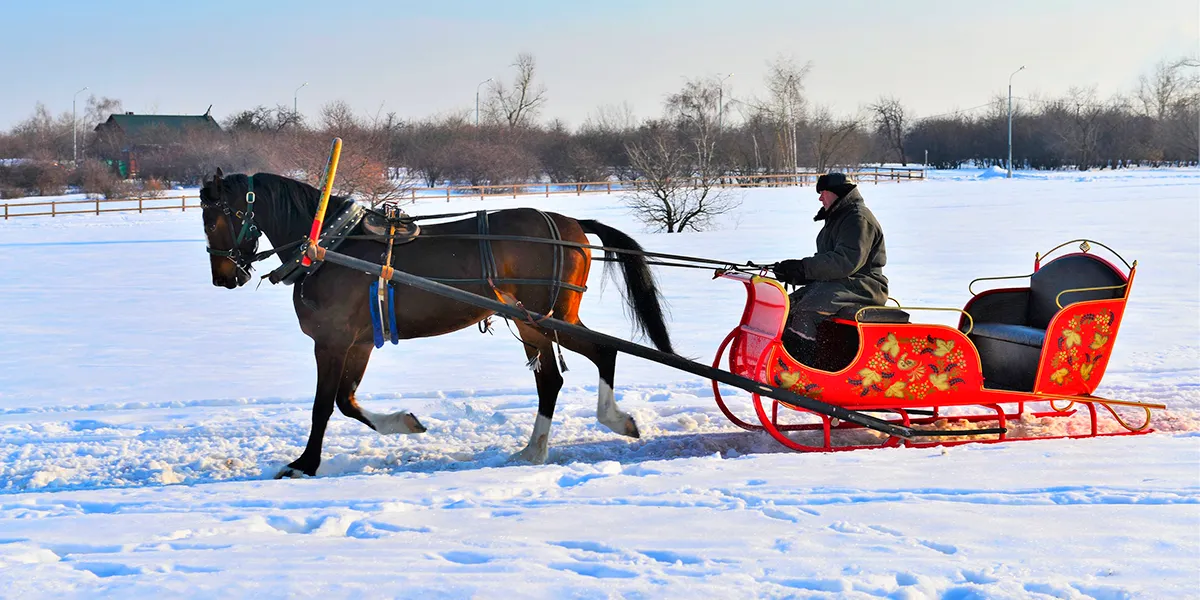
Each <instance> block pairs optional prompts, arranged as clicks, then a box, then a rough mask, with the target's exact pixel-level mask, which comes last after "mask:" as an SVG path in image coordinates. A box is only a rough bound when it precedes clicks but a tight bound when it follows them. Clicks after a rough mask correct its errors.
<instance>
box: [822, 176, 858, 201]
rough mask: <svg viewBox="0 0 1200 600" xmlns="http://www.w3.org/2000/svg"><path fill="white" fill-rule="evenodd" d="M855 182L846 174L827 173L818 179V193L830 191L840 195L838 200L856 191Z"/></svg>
mask: <svg viewBox="0 0 1200 600" xmlns="http://www.w3.org/2000/svg"><path fill="white" fill-rule="evenodd" d="M855 187H857V186H855V185H854V182H852V181H850V179H849V178H847V177H846V174H845V173H826V174H824V175H822V176H820V177H818V178H817V193H820V192H823V191H825V190H829V191H831V192H833V193H835V194H837V195H838V198H841V197H842V196H845V195H846V194H849V193H850V190H852V189H854V188H855Z"/></svg>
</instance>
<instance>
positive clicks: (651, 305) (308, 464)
mask: <svg viewBox="0 0 1200 600" xmlns="http://www.w3.org/2000/svg"><path fill="white" fill-rule="evenodd" d="M251 188H252V189H251ZM251 191H253V204H252V205H250V204H248V203H247V200H248V198H250V196H249V195H248V192H251ZM319 201H320V191H319V190H317V189H316V188H314V187H312V186H310V185H307V184H305V183H302V182H300V181H296V180H293V179H289V178H287V177H283V176H280V175H274V174H270V173H258V174H255V175H253V176H247V175H242V174H236V175H229V176H225V175H224V173H223V172H222V171H221V169H217V172H216V175H215V176H214V177H213V178H212V179H208V180H206V181H205V182H204V185H203V187H202V188H201V190H200V204H201V208H202V213H203V218H204V232H205V236H206V238H207V240H208V252H209V254H210V257H209V259H210V262H211V266H212V282H213V285H215V286H218V287H224V288H228V289H234V288H237V287H239V286H242V285H244V284H245V283H246V282H248V281H249V280H250V271H251V269H252V268H253V265H252V263H253V259H254V256H255V253H256V251H257V246H258V235H259V232H261V233H262V234H263V235H266V237H267V239H268V240H270V242H271V244H272V246H273V247H274V248H280V247H283V246H285V245H288V244H291V243H293V242H297V241H299V240H301V239H303V238H306V237H307V235H308V232H309V229H310V228H311V225H312V219H313V214H314V213H315V211H316V209H317V206H318V204H319ZM347 202H352V200H350V199H347V198H343V197H340V196H333V197H331V198H330V200H329V207H328V212H327V215H330V217H329V218H332V217H331V216H332V215H336V214H338V211H340V210H341V209H342V207H343V205H344V204H345V203H347ZM329 218H327V219H326V222H328V221H329ZM479 220H480V219H477V218H466V219H461V220H457V221H452V222H447V223H438V224H431V225H423V226H422V228H421V235H419V236H418V237H417V238H416V239H415V240H413V241H411V242H409V243H405V244H399V245H396V246H395V247H394V249H393V255H392V262H391V265H392V266H393V267H394V268H396V269H398V270H403V271H406V272H409V273H412V274H414V275H418V276H423V277H430V278H440V279H441V280H443V281H447V280H458V283H451V285H454V286H455V287H458V288H460V289H463V290H466V291H470V292H473V293H476V294H480V295H483V296H486V297H491V298H495V297H497V296H498V295H499V296H501V297H504V296H505V295H506V296H507V299H509V300H515V301H519V302H520V303H521V305H523V306H524V307H525V308H526V309H528V310H530V311H536V312H540V313H542V314H551V315H553V316H554V317H556V318H558V319H562V320H564V321H567V322H569V323H574V324H577V325H582V323H581V321H580V320H579V314H578V311H579V304H580V302H581V301H582V299H583V290H585V289H586V282H587V278H588V271H589V269H590V267H591V260H592V258H591V255H590V254H589V252H588V251H587V250H586V249H581V248H577V247H572V248H564V247H562V246H555V245H553V244H550V243H536V242H532V241H515V240H495V241H489V242H487V244H490V246H491V250H490V252H485V248H484V247H483V246H481V243H480V240H479V239H463V238H462V237H459V238H455V237H453V234H460V235H461V234H467V235H468V236H469V234H477V233H479V230H478V227H479V225H478V223H479ZM486 222H487V225H488V233H489V234H490V235H495V236H506V237H507V236H521V237H526V238H537V239H542V240H548V241H552V240H554V239H556V238H557V239H561V240H563V241H566V242H569V243H570V242H574V243H579V244H587V243H588V239H587V237H586V235H585V234H594V235H596V236H598V237H599V238H600V240H601V243H602V244H603V245H604V246H605V247H607V248H618V249H621V250H627V251H632V253H629V252H621V253H615V254H614V253H609V255H610V257H611V256H616V257H617V261H618V262H619V263H620V265H621V267H622V271H623V275H624V277H623V279H624V295H625V302H626V304H627V306H628V308H629V309H630V310H629V312H630V313H631V315H632V317H633V320H634V324H635V326H636V327H637V329H638V330H640V331H641V332H643V333H645V334H646V335H647V337H649V338H650V340H651V342H653V343H654V345H655V346H656V347H658V349H660V350H662V351H664V352H673V350H672V349H671V340H670V336H669V334H668V332H667V326H666V323H665V322H664V318H663V311H662V305H661V301H660V295H659V290H658V288H657V286H656V284H655V282H654V278H653V276H652V274H651V272H650V269H649V265H648V264H647V262H646V259H645V257H644V256H642V255H641V254H638V253H640V252H641V251H642V248H641V246H640V245H639V244H638V243H637V242H636V241H634V240H633V239H632V238H630V237H629V236H628V235H626V234H624V233H622V232H621V231H618V230H617V229H614V228H612V227H609V226H607V225H604V224H602V223H598V222H596V221H592V220H579V219H573V218H570V217H566V216H563V215H560V214H555V213H549V212H542V211H538V210H534V209H529V208H519V209H507V210H498V211H495V212H491V213H489V214H488V215H487V218H486ZM361 229H362V225H359V226H357V228H356V230H355V231H352V232H351V233H361ZM439 235H442V236H443V237H439ZM337 251H338V252H341V253H343V254H347V255H349V256H354V257H357V258H360V259H363V260H368V261H371V262H375V263H378V264H382V263H383V262H384V261H385V254H386V245H385V244H381V243H380V242H378V241H375V240H371V239H361V238H358V239H347V240H346V241H344V242H343V243H342V245H341V246H339V247H338V249H337ZM489 254H490V256H488V255H489ZM492 257H494V259H493V258H492ZM280 258H281V259H285V260H286V259H287V257H285V256H281V257H280ZM485 261H489V262H492V264H493V267H492V269H491V271H488V272H491V273H493V274H495V275H496V276H497V278H496V279H494V280H493V285H494V287H495V289H493V287H492V285H489V283H488V282H487V281H486V280H483V279H481V274H483V273H485ZM556 267H557V268H556ZM373 281H376V277H375V276H373V275H369V274H366V273H363V272H361V271H356V270H353V269H349V268H345V267H342V266H338V265H334V264H330V263H326V264H324V265H323V266H321V267H320V268H319V269H317V270H315V271H313V272H312V273H310V274H308V275H305V276H304V278H303V279H301V280H299V281H297V282H296V283H295V285H294V288H293V293H292V304H293V305H294V307H295V310H296V317H297V319H299V321H300V329H301V330H302V331H303V332H304V333H305V335H307V336H308V337H310V338H312V340H313V345H314V353H315V355H316V361H317V390H316V394H315V396H314V399H313V409H312V429H311V430H310V432H309V437H308V444H307V445H306V446H305V448H304V452H303V453H302V454H301V455H300V457H299V458H297V459H296V460H295V461H293V462H291V463H290V464H288V465H287V466H286V467H284V468H283V469H281V470H280V472H279V473H278V474H277V475H276V477H277V478H279V477H295V476H299V474H301V473H303V474H305V475H310V476H311V475H315V474H316V472H317V467H318V466H319V465H320V463H321V445H322V441H323V438H324V436H325V428H326V425H327V424H328V421H329V417H330V416H331V415H332V414H333V407H334V406H337V408H338V409H339V410H340V411H341V412H342V414H343V415H345V416H347V417H350V418H352V419H357V420H358V421H361V422H362V423H364V424H365V425H366V426H367V427H370V428H371V429H373V430H375V431H377V432H379V433H380V434H392V433H405V434H410V433H423V432H425V427H424V426H423V425H422V424H421V422H420V421H419V420H418V419H417V417H416V416H415V415H413V414H411V413H409V412H407V411H400V412H397V413H392V414H379V413H374V412H371V411H369V410H367V409H365V408H363V407H361V406H360V405H359V404H358V402H357V401H356V400H355V398H354V393H355V389H356V388H357V387H358V384H359V382H360V381H361V380H362V377H363V373H364V372H365V371H366V368H367V361H368V360H369V359H370V357H371V351H372V350H373V349H374V348H375V345H374V329H373V325H372V320H371V312H370V304H371V302H372V301H373V299H372V298H371V297H370V285H371V283H372V282H373ZM552 281H558V282H559V283H560V284H561V285H553V286H552V285H547V284H549V283H550V282H552ZM552 290H553V291H552ZM395 306H396V307H397V308H396V331H397V332H398V334H399V337H400V338H401V339H411V338H419V337H430V336H438V335H442V334H446V333H450V332H452V331H457V330H459V329H463V328H465V327H470V326H471V325H475V324H477V323H479V322H480V321H482V320H484V319H485V318H487V317H489V316H491V315H492V314H494V313H492V312H491V311H488V310H486V309H481V308H477V307H474V306H469V305H466V304H463V303H460V302H454V301H452V300H448V299H446V298H444V297H441V296H438V295H436V294H431V293H429V292H423V291H420V290H417V289H414V288H411V287H408V286H402V285H398V286H396V289H395ZM513 324H514V325H516V328H517V332H518V334H519V336H520V339H521V341H522V342H523V343H524V345H525V353H526V358H527V359H529V361H530V364H531V365H539V366H540V368H536V369H535V370H534V379H535V381H536V383H537V393H538V410H537V417H536V418H535V422H534V427H533V434H532V435H531V436H530V439H529V443H528V444H527V445H526V446H525V448H524V449H523V450H521V451H519V452H517V453H516V454H514V455H513V459H514V460H523V461H528V462H530V463H533V464H541V463H543V462H545V460H546V458H547V455H548V452H549V436H550V425H551V420H552V419H553V417H554V406H555V403H556V402H557V400H558V392H559V390H560V389H561V388H562V384H563V378H562V374H561V373H560V372H559V369H558V365H556V364H555V361H554V359H553V356H554V355H553V347H552V344H553V343H558V344H559V345H560V346H562V347H565V348H567V349H569V350H572V351H574V352H577V353H579V354H582V355H583V356H585V357H587V358H588V359H589V360H591V361H592V362H593V363H595V365H596V368H597V369H598V370H599V372H600V385H599V398H598V400H597V404H596V418H597V419H598V420H599V421H600V423H602V424H604V425H605V426H606V427H608V428H609V429H610V430H612V431H614V432H616V433H618V434H622V435H625V436H628V437H632V438H637V437H639V432H638V427H637V423H636V422H635V421H634V419H633V417H632V416H630V415H629V414H628V413H626V412H624V411H622V410H621V409H620V408H619V407H618V406H617V403H616V399H615V398H614V395H613V376H614V371H615V369H616V358H617V351H616V350H615V349H612V348H608V347H605V346H601V345H597V344H594V343H591V342H586V341H582V340H579V339H575V338H572V337H571V336H569V335H565V334H559V335H558V336H557V337H556V336H555V334H554V333H553V332H550V331H548V330H545V329H543V328H541V327H539V326H537V323H536V322H535V321H529V322H522V321H517V320H513ZM539 357H540V358H539Z"/></svg>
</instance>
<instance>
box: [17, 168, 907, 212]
mask: <svg viewBox="0 0 1200 600" xmlns="http://www.w3.org/2000/svg"><path fill="white" fill-rule="evenodd" d="M820 175H821V174H820V173H796V174H794V175H793V174H790V173H787V174H782V175H726V176H724V177H722V178H721V182H720V183H718V184H717V185H716V186H715V187H722V188H748V187H789V186H807V185H815V184H816V181H817V177H819V176H820ZM847 175H849V176H850V177H851V178H852V179H854V180H855V181H857V182H858V183H859V184H860V185H862V184H867V183H873V184H878V183H880V182H889V181H890V182H898V181H919V180H923V179H925V171H924V170H923V169H904V168H893V169H870V170H858V171H852V172H848V173H847ZM645 185H646V183H645V182H644V181H589V182H578V183H521V184H502V185H452V186H446V187H436V188H431V187H419V188H410V189H407V190H405V192H404V195H405V197H406V198H405V199H407V200H408V201H412V202H415V201H417V200H431V199H439V198H445V200H446V201H447V202H449V201H450V200H452V199H454V198H473V197H478V198H479V199H481V200H482V199H485V198H497V197H510V198H516V197H518V196H543V197H550V196H555V195H562V194H574V195H576V196H581V195H583V194H611V193H613V192H629V191H637V190H639V189H642V188H644V187H645ZM189 200H195V202H189ZM0 206H3V208H4V219H5V220H8V219H9V218H15V217H44V216H49V217H57V216H59V215H99V214H100V213H108V212H133V211H137V212H139V213H141V212H146V211H151V210H183V211H186V210H188V209H196V208H200V204H199V197H198V196H197V195H196V194H181V195H173V196H160V197H157V198H154V197H142V198H114V199H109V200H103V199H95V200H49V201H31V202H24V201H18V202H5V203H4V204H2V205H0Z"/></svg>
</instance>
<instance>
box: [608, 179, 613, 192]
mask: <svg viewBox="0 0 1200 600" xmlns="http://www.w3.org/2000/svg"><path fill="white" fill-rule="evenodd" d="M608 193H609V194H612V182H611V181H610V182H608Z"/></svg>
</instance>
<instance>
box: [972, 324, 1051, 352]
mask: <svg viewBox="0 0 1200 600" xmlns="http://www.w3.org/2000/svg"><path fill="white" fill-rule="evenodd" d="M971 337H985V338H989V339H993V340H999V341H1002V342H1009V343H1011V344H1020V345H1022V346H1029V347H1030V348H1041V347H1042V344H1043V343H1045V340H1046V330H1045V329H1038V328H1036V327H1026V326H1025V325H1006V324H1004V323H979V324H978V325H976V326H975V327H974V329H972V330H971Z"/></svg>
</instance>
